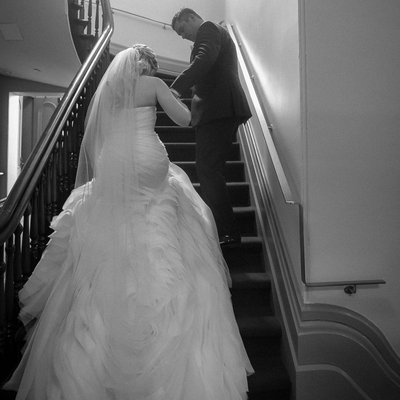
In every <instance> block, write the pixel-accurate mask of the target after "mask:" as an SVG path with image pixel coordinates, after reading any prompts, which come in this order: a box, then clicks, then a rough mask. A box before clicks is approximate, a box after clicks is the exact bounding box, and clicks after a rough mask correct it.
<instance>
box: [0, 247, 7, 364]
mask: <svg viewBox="0 0 400 400" xmlns="http://www.w3.org/2000/svg"><path fill="white" fill-rule="evenodd" d="M4 251H5V250H4V243H0V356H1V357H2V358H3V357H4V356H5V353H6V348H7V340H6V337H7V321H6V293H5V290H4V281H5V276H6V263H5V261H4Z"/></svg>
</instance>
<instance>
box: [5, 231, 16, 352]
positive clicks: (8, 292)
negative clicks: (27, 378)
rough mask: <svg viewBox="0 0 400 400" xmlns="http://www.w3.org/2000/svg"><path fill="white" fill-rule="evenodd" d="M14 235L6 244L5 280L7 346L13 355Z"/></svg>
mask: <svg viewBox="0 0 400 400" xmlns="http://www.w3.org/2000/svg"><path fill="white" fill-rule="evenodd" d="M14 255H15V245H14V235H12V236H11V237H10V238H9V239H8V240H7V244H6V279H5V300H6V301H5V306H6V310H5V311H6V344H7V353H8V354H10V353H11V354H12V353H13V350H14V326H15V324H14V314H15V310H14V304H15V303H14Z"/></svg>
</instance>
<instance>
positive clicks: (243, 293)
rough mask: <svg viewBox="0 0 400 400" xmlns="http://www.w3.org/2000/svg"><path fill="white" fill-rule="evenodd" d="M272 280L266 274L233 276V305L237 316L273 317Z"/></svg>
mask: <svg viewBox="0 0 400 400" xmlns="http://www.w3.org/2000/svg"><path fill="white" fill-rule="evenodd" d="M270 289H271V279H270V276H269V275H268V274H266V273H235V274H232V288H231V293H232V303H233V309H234V311H235V315H236V317H237V318H240V316H241V315H243V316H247V317H259V316H265V315H272V314H273V309H272V307H271V301H270V300H271V299H270V296H271V291H270Z"/></svg>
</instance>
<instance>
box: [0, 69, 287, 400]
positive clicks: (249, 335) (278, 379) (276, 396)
mask: <svg viewBox="0 0 400 400" xmlns="http://www.w3.org/2000/svg"><path fill="white" fill-rule="evenodd" d="M159 76H160V77H161V78H162V79H163V80H164V81H165V82H166V83H167V85H168V86H169V85H170V84H171V83H172V80H173V78H172V77H171V76H168V75H162V74H159ZM184 101H185V103H186V104H187V105H188V106H190V99H186V100H184ZM156 131H157V133H158V135H159V136H160V138H161V140H162V141H163V142H164V144H165V147H166V149H167V151H168V154H169V158H170V160H171V161H172V162H174V163H175V164H177V165H178V166H180V167H181V168H182V169H183V170H184V171H185V172H186V173H187V174H188V176H189V178H190V179H191V180H192V182H193V185H194V187H195V188H196V190H199V189H200V187H199V184H198V183H197V175H196V168H195V162H194V159H195V137H194V130H193V128H191V127H178V126H176V125H175V124H174V123H173V122H172V121H171V120H170V119H169V118H168V117H167V115H166V114H165V113H164V112H163V111H162V110H161V109H160V108H158V110H157V122H156ZM227 180H228V188H229V192H230V195H231V199H232V201H233V205H234V211H235V215H236V217H237V220H238V222H239V225H240V228H241V232H242V235H243V237H242V245H241V247H240V248H232V249H225V250H224V256H225V259H226V261H227V263H228V266H229V269H230V272H231V276H232V282H233V284H232V289H231V292H232V301H233V306H234V311H235V315H236V319H237V322H238V325H239V329H240V332H241V335H242V338H243V341H244V344H245V347H246V349H247V352H248V354H249V357H250V360H251V363H252V365H253V367H254V369H255V371H256V373H255V374H254V375H252V376H250V377H249V378H248V381H249V400H289V399H290V394H291V383H290V380H289V376H288V374H287V372H286V369H285V367H284V365H283V362H282V359H281V337H282V331H281V326H280V323H279V321H278V319H277V318H276V316H275V315H274V306H273V300H272V285H271V277H270V274H269V272H268V265H265V259H266V257H264V254H263V246H262V242H261V239H260V238H259V237H258V234H257V224H256V215H255V209H254V207H252V205H251V197H250V187H249V184H248V182H246V177H245V165H244V163H243V161H242V160H241V152H240V144H239V143H238V142H236V143H234V146H233V149H232V153H231V156H230V160H229V162H228V164H227ZM0 398H1V399H4V400H13V399H15V393H14V392H8V391H3V390H0ZM90 400H91V399H90Z"/></svg>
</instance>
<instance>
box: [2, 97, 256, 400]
mask: <svg viewBox="0 0 400 400" xmlns="http://www.w3.org/2000/svg"><path fill="white" fill-rule="evenodd" d="M103 97H104V96H103ZM97 100H98V103H97V104H96V100H95V101H94V104H92V108H93V107H98V108H99V113H96V112H95V113H94V114H95V118H97V119H98V118H102V113H106V109H105V108H103V109H102V107H101V104H100V103H101V101H102V100H101V99H100V100H99V99H97ZM103 100H104V98H103ZM107 101H108V100H107ZM108 105H109V104H108ZM107 110H109V108H108V107H107ZM103 116H104V118H106V119H107V121H108V122H107V123H108V125H107V128H106V130H108V132H107V135H104V136H103V137H102V138H101V140H97V139H96V144H95V145H93V143H92V146H93V147H94V148H96V150H95V151H94V152H93V153H92V154H89V152H87V154H86V158H88V159H89V158H90V156H93V155H95V156H96V157H95V160H94V161H93V160H92V162H93V165H94V166H93V169H94V172H93V171H92V173H91V175H92V179H90V180H88V181H87V182H86V183H83V184H82V185H79V186H77V187H76V189H74V190H73V192H72V193H71V195H70V196H69V198H68V200H67V201H66V203H65V204H64V207H63V211H62V212H61V213H60V214H59V215H58V216H57V217H55V218H54V220H53V222H52V225H51V226H52V228H53V229H54V233H53V234H52V236H51V240H50V243H49V245H48V247H47V249H46V251H45V252H44V254H43V257H42V259H41V261H40V262H39V264H38V265H37V266H36V269H35V270H34V272H33V275H32V276H31V278H30V279H29V281H28V282H27V284H26V285H25V287H24V288H23V289H22V291H21V292H20V301H21V303H22V304H23V308H22V309H21V314H20V318H21V319H22V321H23V322H24V323H27V322H29V321H31V320H33V319H35V318H37V320H36V323H35V325H34V327H33V328H32V329H31V330H30V334H29V338H28V340H27V344H26V346H25V349H24V354H23V358H22V361H21V363H20V365H19V366H18V368H17V370H16V371H15V373H14V375H13V377H12V378H11V380H10V381H9V382H8V384H7V388H8V389H12V388H14V389H15V390H16V389H18V395H17V400H22V399H27V400H46V399H47V400H103V399H104V400H128V399H129V400H236V399H237V400H241V399H245V398H247V397H246V396H247V395H246V392H247V374H249V373H252V372H253V369H252V367H251V365H250V362H249V359H248V357H247V354H246V351H245V349H244V346H243V343H242V339H241V337H240V334H239V330H238V327H237V324H236V321H235V317H234V314H233V310H232V303H231V298H230V292H229V273H228V270H227V267H226V264H225V261H224V259H223V256H222V254H221V250H220V248H219V244H218V236H217V231H216V227H215V223H214V220H213V217H212V214H211V212H210V210H209V208H208V207H207V206H206V205H205V203H204V202H203V201H202V200H201V198H200V197H199V196H198V194H197V193H196V191H195V190H194V188H193V186H192V184H191V182H190V181H189V178H188V177H187V175H186V174H185V173H184V172H183V171H182V170H181V169H180V168H179V167H178V166H176V165H174V164H172V163H171V162H170V161H169V159H168V155H167V152H166V149H165V147H164V145H163V144H162V142H161V141H160V140H159V138H158V135H157V134H156V133H155V131H154V125H155V120H156V109H155V107H154V106H148V107H134V108H121V107H117V109H114V110H113V111H112V114H110V112H108V113H106V115H103ZM97 123H98V121H97ZM97 123H96V124H97ZM89 125H90V121H89ZM96 126H97V129H99V127H98V125H96ZM86 134H87V133H85V135H86ZM97 134H98V132H97ZM88 135H89V134H88ZM88 137H90V136H88ZM83 145H85V142H84V143H83ZM88 164H89V163H88ZM85 168H86V170H89V169H90V168H89V167H88V166H86V167H85ZM88 175H90V171H89V172H88Z"/></svg>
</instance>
